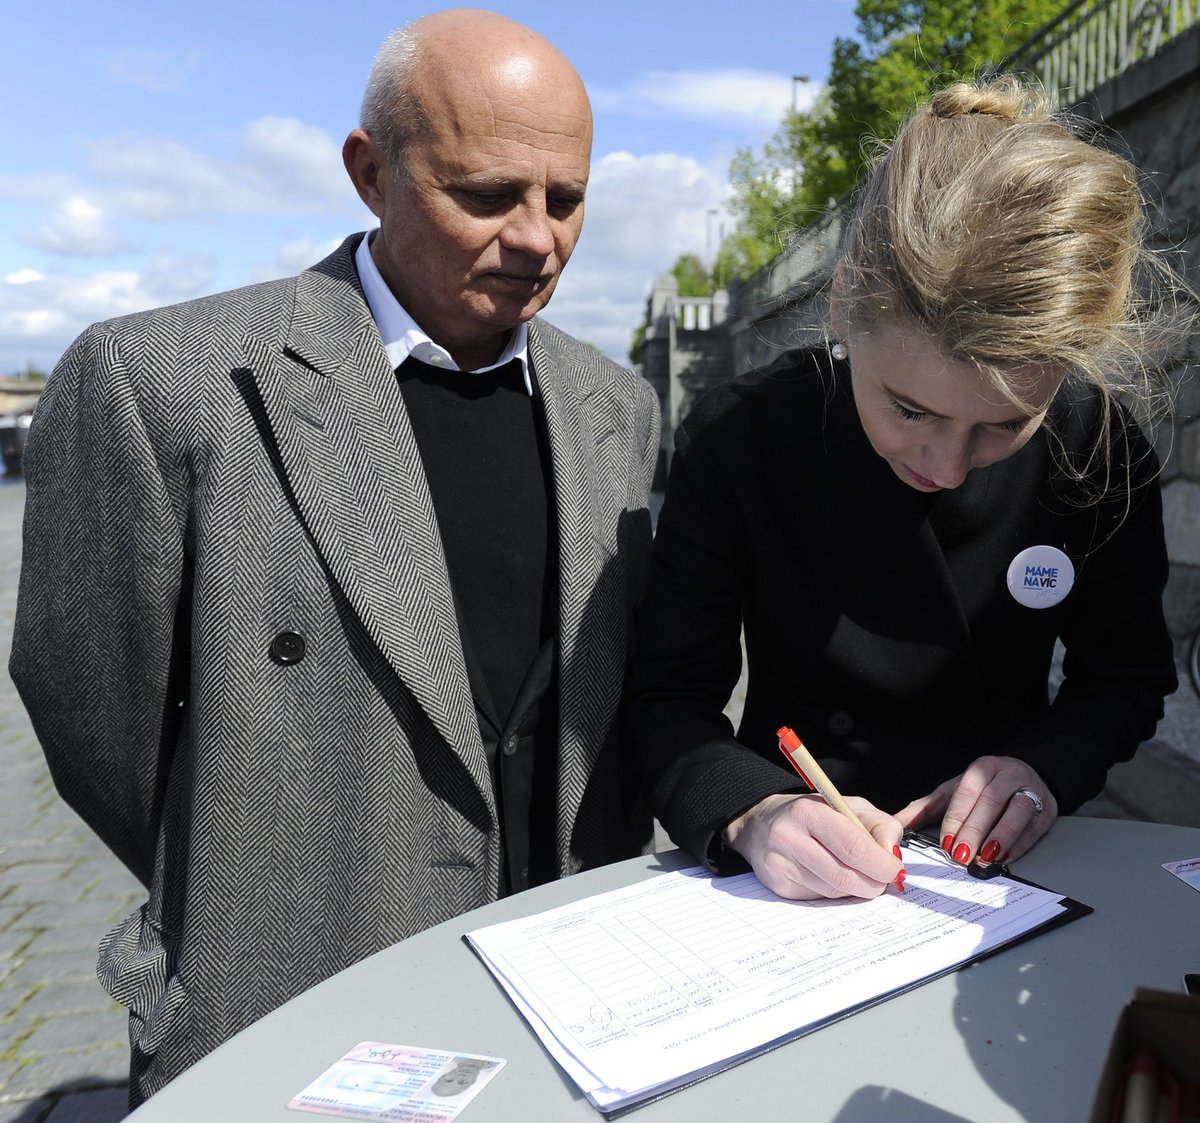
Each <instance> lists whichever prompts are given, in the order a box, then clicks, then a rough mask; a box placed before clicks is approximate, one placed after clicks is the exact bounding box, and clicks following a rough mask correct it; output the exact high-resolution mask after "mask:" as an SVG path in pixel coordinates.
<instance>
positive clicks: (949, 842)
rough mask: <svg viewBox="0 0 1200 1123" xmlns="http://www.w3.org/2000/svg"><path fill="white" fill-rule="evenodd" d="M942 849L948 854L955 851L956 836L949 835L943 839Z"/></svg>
mask: <svg viewBox="0 0 1200 1123" xmlns="http://www.w3.org/2000/svg"><path fill="white" fill-rule="evenodd" d="M942 849H943V850H945V851H946V853H947V854H949V853H950V851H951V850H953V849H954V835H952V834H948V835H946V837H945V838H943V839H942Z"/></svg>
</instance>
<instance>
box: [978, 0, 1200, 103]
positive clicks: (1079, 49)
mask: <svg viewBox="0 0 1200 1123" xmlns="http://www.w3.org/2000/svg"><path fill="white" fill-rule="evenodd" d="M1197 18H1200V0H1074V3H1072V4H1070V5H1068V6H1067V7H1066V8H1065V9H1063V11H1062V12H1061V13H1060V14H1059V15H1058V16H1057V17H1056V18H1055V19H1053V20H1051V21H1050V22H1049V23H1048V24H1046V25H1045V26H1044V27H1042V28H1039V29H1038V30H1037V31H1036V32H1034V34H1033V35H1032V36H1030V38H1029V39H1027V40H1026V41H1025V42H1024V43H1022V44H1021V46H1020V47H1018V48H1017V49H1016V50H1015V51H1014V52H1013V53H1012V55H1011V56H1009V58H1008V59H1006V60H1005V63H1004V65H1003V67H1002V68H1001V69H1004V70H1015V71H1018V72H1021V73H1028V74H1035V75H1036V76H1037V77H1038V78H1039V79H1040V80H1041V82H1042V84H1043V85H1044V86H1045V87H1046V89H1047V90H1048V91H1049V92H1050V93H1051V95H1052V96H1054V97H1056V98H1057V100H1058V103H1059V104H1060V105H1074V104H1076V103H1077V102H1079V101H1082V100H1083V98H1084V97H1086V96H1087V95H1088V94H1089V93H1090V92H1091V91H1092V90H1094V89H1096V88H1097V87H1098V86H1100V85H1102V84H1103V83H1105V82H1107V81H1108V80H1109V79H1110V78H1115V77H1116V76H1117V75H1118V74H1120V73H1121V72H1122V71H1125V70H1128V69H1129V67H1131V66H1133V64H1134V63H1137V62H1141V61H1142V60H1143V59H1147V58H1150V56H1151V55H1154V54H1156V53H1157V52H1158V51H1159V50H1161V49H1162V47H1163V45H1164V44H1166V43H1167V42H1169V41H1170V40H1172V39H1174V38H1175V37H1176V36H1178V35H1181V34H1182V33H1183V32H1184V31H1186V30H1187V29H1188V28H1189V27H1191V26H1192V25H1193V24H1194V23H1196V21H1197Z"/></svg>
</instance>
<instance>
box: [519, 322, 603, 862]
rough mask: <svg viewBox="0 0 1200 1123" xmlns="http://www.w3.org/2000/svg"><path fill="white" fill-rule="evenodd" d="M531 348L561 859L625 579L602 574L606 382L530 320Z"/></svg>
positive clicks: (593, 745)
mask: <svg viewBox="0 0 1200 1123" xmlns="http://www.w3.org/2000/svg"><path fill="white" fill-rule="evenodd" d="M529 355H530V358H531V360H532V362H533V367H534V370H535V372H536V374H537V380H538V385H539V387H540V388H541V392H542V396H543V399H544V402H545V411H546V429H547V432H548V435H549V442H550V456H551V461H552V464H553V471H554V497H555V514H556V520H557V527H558V549H559V563H558V566H559V568H558V581H559V594H558V603H559V620H558V644H559V674H558V678H559V682H558V701H559V757H558V759H559V777H558V801H559V807H558V832H559V833H558V850H559V857H560V860H561V861H564V862H565V860H566V855H567V854H568V852H569V850H570V846H571V839H570V824H572V823H574V822H575V820H576V818H577V817H578V812H579V807H580V804H581V803H582V801H583V797H584V792H585V790H586V787H587V781H588V778H589V777H590V776H591V775H592V772H593V770H594V767H595V763H596V760H597V758H598V756H599V754H600V751H601V749H602V747H603V744H604V737H605V734H606V733H607V730H608V727H609V722H610V719H611V714H609V713H605V712H602V705H603V702H604V700H605V699H607V698H610V697H611V696H612V690H614V689H619V679H618V680H617V682H616V684H615V685H614V684H613V682H612V680H613V675H614V669H615V672H616V673H617V674H618V675H619V674H620V669H621V668H622V667H623V665H624V658H625V649H624V643H625V638H624V637H625V628H624V605H623V602H622V601H621V600H620V595H619V594H620V591H621V589H622V588H623V583H622V582H621V581H617V580H612V579H608V580H605V579H603V577H604V571H605V568H606V567H608V566H613V565H617V564H619V559H618V557H617V554H616V552H615V550H614V548H613V544H614V543H615V541H616V536H615V534H611V535H610V534H606V532H605V526H606V525H607V524H608V523H610V522H611V523H612V525H614V526H615V525H616V521H617V519H618V518H619V515H620V512H619V511H617V510H616V509H615V506H614V504H615V501H614V499H613V497H612V496H611V494H610V493H609V490H608V489H607V488H605V487H602V486H600V484H601V477H602V475H603V473H604V464H603V458H602V452H601V449H602V447H603V444H604V441H605V438H606V437H607V436H608V435H609V434H608V433H606V432H597V430H596V427H595V419H596V418H597V417H603V416H605V413H604V411H603V410H602V409H599V408H597V402H596V399H597V396H598V395H602V394H603V393H605V392H606V391H608V390H611V389H612V387H610V386H609V385H608V383H607V381H606V380H604V379H603V378H600V377H598V376H597V375H595V374H593V373H592V372H590V371H588V370H587V369H586V368H585V367H583V366H582V365H578V364H573V363H570V362H569V361H568V360H567V359H565V358H564V357H563V356H562V355H561V354H559V353H558V351H557V349H552V348H551V347H550V346H548V345H547V342H546V338H545V336H544V334H543V333H542V331H541V330H540V328H539V324H538V321H537V320H534V321H532V323H531V324H530V334H529ZM610 507H611V508H613V509H609V508H610ZM610 577H611V575H610Z"/></svg>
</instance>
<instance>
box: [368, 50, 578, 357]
mask: <svg viewBox="0 0 1200 1123" xmlns="http://www.w3.org/2000/svg"><path fill="white" fill-rule="evenodd" d="M508 65H509V67H510V68H517V69H518V71H519V68H520V67H521V60H516V61H513V62H510V63H509V64H508ZM546 86H547V83H546V82H545V81H544V80H539V79H538V77H537V75H536V73H534V72H533V71H532V70H531V71H530V73H529V74H522V73H520V72H518V73H515V74H509V75H504V74H502V75H501V76H500V77H499V79H498V80H494V81H492V82H490V83H489V88H487V89H484V88H483V87H482V86H481V84H480V83H467V84H464V85H462V86H454V87H453V88H451V89H449V90H440V91H437V92H436V93H435V94H431V95H430V96H428V97H426V98H423V99H422V100H423V104H424V105H425V109H426V115H427V117H428V120H429V126H430V128H429V130H428V132H427V133H425V134H423V135H421V136H418V137H415V138H413V139H412V140H410V141H409V143H408V145H407V146H406V148H405V152H404V160H405V170H404V172H402V173H400V174H397V173H395V172H393V171H392V170H391V169H390V168H386V167H384V168H382V169H381V170H380V194H381V203H380V206H379V207H378V208H377V209H376V213H377V214H378V216H379V218H380V227H381V230H380V235H379V236H378V237H377V238H376V240H375V242H374V244H373V247H372V248H373V252H374V254H375V260H376V263H377V264H378V266H379V269H380V272H381V273H382V274H383V277H384V279H385V280H386V281H387V282H388V283H389V285H390V286H391V288H392V290H393V292H395V294H396V297H397V299H398V300H399V301H400V303H401V304H402V305H403V306H404V307H405V308H406V309H407V311H408V312H409V314H410V315H412V317H413V318H414V319H415V320H416V321H417V323H418V324H419V325H420V326H421V327H422V328H423V329H424V330H425V331H426V332H428V333H429V335H430V337H431V338H432V339H433V340H434V341H435V342H437V343H440V344H441V345H442V346H443V347H445V348H447V350H449V351H450V353H451V354H452V355H453V356H454V358H455V360H456V362H458V364H459V365H460V366H462V367H464V368H468V369H470V368H474V367H477V366H482V365H486V364H487V363H489V362H491V361H493V360H494V359H495V358H496V357H497V356H498V354H499V352H500V350H502V348H503V346H504V343H505V341H506V338H507V334H508V332H509V331H510V330H511V329H512V328H513V327H515V326H516V325H517V324H519V323H522V322H523V321H525V320H528V319H529V318H530V317H531V316H533V315H535V314H536V313H537V312H538V311H540V310H541V309H542V308H543V307H544V306H545V304H546V302H547V301H548V300H549V299H550V296H551V294H552V293H553V292H554V287H555V285H556V284H557V283H558V278H559V275H560V274H561V272H562V270H563V267H564V266H565V265H566V264H567V260H568V259H569V258H570V256H571V253H572V251H573V250H574V249H575V242H576V240H577V239H578V237H579V231H580V228H581V227H582V225H583V196H584V191H585V189H586V187H587V179H588V166H589V159H590V154H591V113H590V110H589V108H588V105H587V101H586V98H585V96H584V95H583V93H582V90H579V91H578V93H576V92H574V91H573V90H570V89H568V90H567V91H565V92H564V91H563V90H562V89H561V88H560V89H558V90H557V91H556V90H554V89H547V88H546ZM498 93H499V96H497V95H498Z"/></svg>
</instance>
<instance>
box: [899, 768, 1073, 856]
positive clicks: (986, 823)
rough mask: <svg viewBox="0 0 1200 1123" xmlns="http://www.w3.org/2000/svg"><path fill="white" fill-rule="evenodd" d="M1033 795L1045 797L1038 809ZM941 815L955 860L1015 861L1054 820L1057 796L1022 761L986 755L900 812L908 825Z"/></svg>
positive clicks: (944, 839) (945, 838) (944, 836)
mask: <svg viewBox="0 0 1200 1123" xmlns="http://www.w3.org/2000/svg"><path fill="white" fill-rule="evenodd" d="M1025 789H1027V790H1028V791H1029V792H1030V793H1032V796H1030V795H1026V794H1025V792H1024V790H1025ZM1033 796H1036V797H1037V800H1040V801H1041V806H1042V809H1041V813H1040V814H1039V813H1038V810H1037V806H1038V805H1037V802H1036V800H1035V799H1034V798H1032V797H1033ZM939 815H940V816H941V817H942V825H941V831H940V835H941V840H942V847H943V849H945V850H946V852H947V853H948V854H950V855H952V856H953V858H954V860H955V861H956V862H961V863H962V864H963V865H966V864H967V862H969V861H970V860H971V859H972V858H974V857H975V856H976V855H978V856H979V857H980V858H982V859H983V860H984V861H985V862H997V861H1000V860H1001V859H1003V860H1004V861H1012V860H1013V859H1014V858H1019V857H1020V856H1021V855H1022V854H1024V853H1025V852H1026V851H1027V850H1029V849H1030V848H1031V847H1032V846H1033V844H1034V843H1035V842H1037V840H1038V839H1039V838H1041V837H1042V835H1044V834H1045V833H1046V832H1047V831H1048V830H1049V829H1050V828H1051V827H1052V826H1053V825H1054V820H1055V819H1057V818H1058V801H1057V800H1056V799H1055V798H1054V796H1053V795H1052V794H1051V792H1050V789H1049V787H1047V785H1046V781H1045V780H1043V779H1042V778H1041V776H1039V775H1038V774H1037V773H1036V772H1035V771H1034V770H1033V769H1032V768H1031V767H1030V766H1029V765H1028V764H1026V763H1025V762H1024V761H1021V760H1016V759H1015V758H1013V757H1011V756H982V757H980V758H979V759H978V760H977V761H975V763H974V764H972V765H971V767H970V768H968V769H967V770H966V771H965V772H964V773H962V775H960V776H955V777H954V779H953V780H947V781H946V782H945V783H944V784H942V785H941V786H940V787H938V788H936V789H935V790H934V791H932V792H930V793H929V795H927V796H922V797H921V798H920V799H914V800H913V801H912V803H910V804H909V805H908V806H907V807H905V808H903V809H902V810H901V811H898V812H896V818H897V819H898V820H899V821H900V822H901V823H903V824H904V826H905V828H908V827H920V826H922V825H924V824H927V823H930V822H932V821H933V820H935V819H936V818H937V817H938V816H939Z"/></svg>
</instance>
